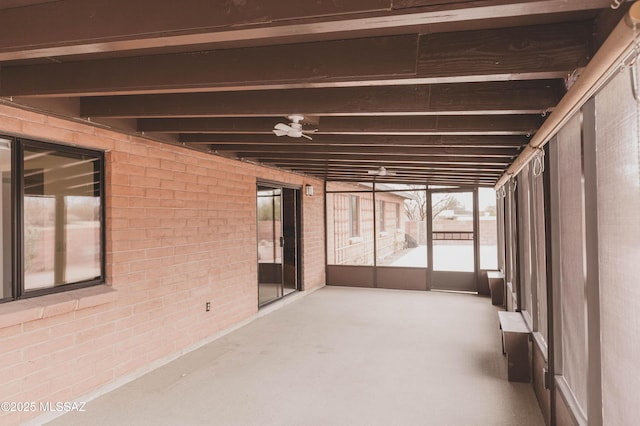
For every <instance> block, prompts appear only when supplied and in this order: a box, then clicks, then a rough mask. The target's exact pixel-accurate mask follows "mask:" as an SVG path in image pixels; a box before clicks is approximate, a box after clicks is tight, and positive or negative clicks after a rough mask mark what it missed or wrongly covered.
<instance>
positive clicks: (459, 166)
mask: <svg viewBox="0 0 640 426" xmlns="http://www.w3.org/2000/svg"><path fill="white" fill-rule="evenodd" d="M256 162H259V163H264V164H271V165H273V166H276V167H282V168H285V169H286V168H289V167H295V166H300V167H307V166H325V167H329V166H333V165H346V166H348V167H354V168H355V167H360V166H364V167H367V168H375V167H380V166H385V167H387V168H396V167H402V168H405V169H407V168H414V169H416V170H446V171H458V170H473V171H485V170H487V171H490V172H493V171H498V172H504V171H505V170H506V169H507V167H508V165H507V164H501V163H500V164H492V163H488V164H466V163H451V162H424V161H415V160H405V161H396V160H390V159H388V158H387V159H385V160H375V159H373V160H372V159H355V160H354V159H351V160H342V159H329V160H327V159H324V160H323V159H320V160H316V159H311V160H309V159H291V158H285V159H280V158H272V159H262V161H256Z"/></svg>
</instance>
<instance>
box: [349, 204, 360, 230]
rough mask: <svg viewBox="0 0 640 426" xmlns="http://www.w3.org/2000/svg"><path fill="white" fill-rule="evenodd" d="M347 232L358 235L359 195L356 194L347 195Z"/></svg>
mask: <svg viewBox="0 0 640 426" xmlns="http://www.w3.org/2000/svg"><path fill="white" fill-rule="evenodd" d="M349 234H350V236H351V237H359V236H360V197H358V196H357V195H351V196H349Z"/></svg>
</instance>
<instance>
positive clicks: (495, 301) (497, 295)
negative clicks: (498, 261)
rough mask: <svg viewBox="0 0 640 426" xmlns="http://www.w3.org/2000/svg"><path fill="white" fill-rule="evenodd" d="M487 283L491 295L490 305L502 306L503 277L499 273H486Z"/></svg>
mask: <svg viewBox="0 0 640 426" xmlns="http://www.w3.org/2000/svg"><path fill="white" fill-rule="evenodd" d="M487 280H488V281H489V293H491V304H492V305H495V306H503V305H504V276H503V275H502V272H500V271H487Z"/></svg>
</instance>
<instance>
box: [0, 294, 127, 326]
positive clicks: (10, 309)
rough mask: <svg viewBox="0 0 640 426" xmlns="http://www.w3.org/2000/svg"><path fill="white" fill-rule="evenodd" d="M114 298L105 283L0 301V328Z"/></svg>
mask: <svg viewBox="0 0 640 426" xmlns="http://www.w3.org/2000/svg"><path fill="white" fill-rule="evenodd" d="M117 298H118V292H117V291H116V290H114V289H113V288H112V287H110V286H108V285H97V286H93V287H86V288H81V289H78V290H71V291H66V292H64V293H55V294H47V295H46V296H39V297H34V298H31V299H24V300H17V301H15V302H7V303H3V304H0V328H5V327H11V326H13V325H18V324H22V323H25V322H29V321H36V320H39V319H43V318H50V317H54V316H56V315H62V314H66V313H69V312H73V311H79V310H81V309H86V308H91V307H94V306H99V305H104V304H107V303H109V302H113V301H115V300H116V299H117Z"/></svg>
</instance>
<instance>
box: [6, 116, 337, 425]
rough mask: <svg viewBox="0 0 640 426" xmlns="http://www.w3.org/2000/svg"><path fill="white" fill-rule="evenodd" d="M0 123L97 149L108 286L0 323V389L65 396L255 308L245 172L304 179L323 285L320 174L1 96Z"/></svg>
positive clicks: (311, 277) (310, 268) (313, 256)
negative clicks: (179, 143)
mask: <svg viewBox="0 0 640 426" xmlns="http://www.w3.org/2000/svg"><path fill="white" fill-rule="evenodd" d="M0 133H3V134H13V135H16V136H23V137H28V138H32V139H36V140H46V141H51V142H57V143H61V144H73V145H78V146H82V147H87V148H94V149H100V150H105V151H107V154H106V211H107V217H106V236H107V237H106V252H107V263H106V277H107V284H108V285H109V286H111V287H112V288H113V289H115V290H116V291H117V298H116V300H115V301H112V302H109V303H106V304H100V305H98V306H94V307H89V308H86V309H79V310H75V311H72V312H65V313H62V314H60V315H52V316H48V317H46V318H44V319H39V320H34V321H28V322H23V323H21V324H17V325H10V326H8V327H2V328H0V401H35V402H40V401H42V402H46V401H52V402H57V401H69V400H73V399H74V398H78V397H81V396H82V395H86V394H88V393H90V392H92V391H95V390H96V389H99V388H100V387H102V386H105V385H107V384H109V383H111V382H113V381H115V380H118V379H120V378H122V377H126V376H130V375H132V374H135V372H136V371H140V370H141V369H143V368H145V367H146V366H148V365H149V364H151V363H153V362H156V361H158V360H162V359H166V358H168V357H170V356H172V354H176V353H179V352H181V351H184V350H185V349H186V348H189V347H193V346H194V345H197V344H198V343H199V342H202V341H205V340H207V338H209V337H210V336H212V335H215V334H216V333H218V332H220V331H223V330H225V329H227V328H229V327H231V326H233V325H234V324H237V323H239V322H241V321H243V320H245V319H247V318H249V317H251V316H252V315H254V314H255V313H256V312H257V265H256V262H257V260H256V259H257V245H256V231H257V230H256V194H255V192H256V179H266V180H270V181H277V182H283V183H288V184H295V185H304V184H312V185H313V186H314V189H315V195H314V196H313V197H306V196H303V198H302V201H303V206H302V208H303V218H302V220H303V262H304V263H303V271H304V287H305V290H310V289H313V288H317V287H320V286H322V285H324V282H325V277H324V271H325V269H324V265H325V249H324V211H323V209H324V194H323V193H322V189H323V185H322V182H320V181H316V180H312V179H309V178H306V177H303V176H299V175H294V174H289V173H285V172H281V171H278V170H274V169H269V168H264V167H259V166H255V165H251V164H247V163H243V162H238V161H233V160H229V159H224V158H220V157H217V156H213V155H208V154H204V153H199V152H195V151H192V150H189V149H186V148H182V147H176V146H170V145H167V144H162V143H158V142H154V141H150V140H146V139H143V138H139V137H136V136H130V135H126V134H121V133H117V132H114V131H111V130H105V129H102V128H99V127H93V126H89V125H85V124H83V123H77V122H72V121H67V120H63V119H58V118H55V117H50V116H46V115H41V114H38V113H34V112H30V111H24V110H20V109H15V108H12V107H9V106H0ZM208 301H210V302H211V312H205V302H208ZM11 303H16V302H9V304H11ZM34 414H35V415H37V414H38V413H22V414H20V413H13V414H10V415H6V413H4V415H3V413H0V423H8V424H13V423H19V422H21V421H24V420H26V419H28V418H30V417H33V416H34Z"/></svg>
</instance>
